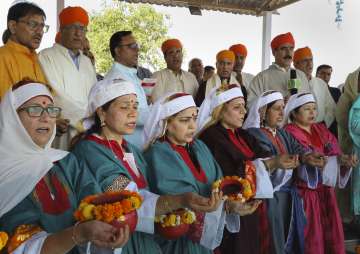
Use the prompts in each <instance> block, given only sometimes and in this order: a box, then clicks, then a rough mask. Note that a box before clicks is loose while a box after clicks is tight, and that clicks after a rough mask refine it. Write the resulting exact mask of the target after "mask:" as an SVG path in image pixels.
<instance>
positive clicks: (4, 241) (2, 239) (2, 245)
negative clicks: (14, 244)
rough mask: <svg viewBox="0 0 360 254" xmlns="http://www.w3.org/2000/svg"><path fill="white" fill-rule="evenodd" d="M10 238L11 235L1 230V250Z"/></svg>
mask: <svg viewBox="0 0 360 254" xmlns="http://www.w3.org/2000/svg"><path fill="white" fill-rule="evenodd" d="M8 240H9V236H8V235H7V234H6V233H5V232H0V250H1V249H3V248H4V247H5V245H6V243H7V241H8Z"/></svg>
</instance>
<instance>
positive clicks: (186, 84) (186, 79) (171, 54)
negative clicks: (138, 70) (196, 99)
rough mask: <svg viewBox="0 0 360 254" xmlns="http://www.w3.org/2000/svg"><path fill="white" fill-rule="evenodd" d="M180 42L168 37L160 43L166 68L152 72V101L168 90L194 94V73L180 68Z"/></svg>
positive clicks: (195, 86)
mask: <svg viewBox="0 0 360 254" xmlns="http://www.w3.org/2000/svg"><path fill="white" fill-rule="evenodd" d="M182 48H183V46H182V43H181V42H180V41H179V40H178V39H169V40H166V41H164V42H163V44H162V45H161V51H162V52H163V54H164V59H165V62H166V66H167V67H166V68H165V69H163V70H160V71H157V72H155V73H154V74H153V78H155V79H156V85H155V87H154V89H153V91H152V94H151V100H152V101H153V102H154V101H156V100H157V99H159V98H160V97H162V96H163V95H165V94H167V93H170V92H179V93H181V92H183V93H188V94H191V95H192V96H195V95H196V92H197V90H198V87H199V84H198V82H197V80H196V77H195V75H194V74H192V73H190V72H187V71H184V70H182V69H181V65H182V61H183V52H182Z"/></svg>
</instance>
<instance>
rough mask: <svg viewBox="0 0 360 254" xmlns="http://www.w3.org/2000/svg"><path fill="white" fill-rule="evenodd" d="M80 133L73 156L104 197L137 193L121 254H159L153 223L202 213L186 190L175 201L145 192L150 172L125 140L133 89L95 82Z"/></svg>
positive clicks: (131, 125)
mask: <svg viewBox="0 0 360 254" xmlns="http://www.w3.org/2000/svg"><path fill="white" fill-rule="evenodd" d="M87 111H88V112H87V118H86V119H85V120H84V127H85V128H86V129H87V131H86V132H85V133H84V134H82V135H81V137H80V140H79V142H78V143H77V144H76V145H75V146H74V148H73V150H72V152H73V153H74V154H75V155H76V157H77V158H78V160H79V161H80V162H83V163H85V164H86V165H87V167H88V168H89V169H90V171H91V172H92V174H93V176H94V177H95V180H96V181H97V182H98V183H99V185H100V186H101V189H102V190H103V191H116V190H122V189H125V188H126V189H132V190H136V189H138V190H139V192H140V195H141V196H142V197H143V199H144V200H143V204H142V206H141V207H140V209H139V210H138V211H137V212H138V218H139V219H138V224H137V226H136V232H134V233H133V234H132V235H131V237H130V240H129V242H128V243H127V244H126V245H125V246H124V247H123V250H122V254H137V253H148V254H158V253H161V250H160V248H159V246H158V244H157V243H156V242H155V241H154V237H153V234H154V219H155V216H156V215H162V214H166V213H169V212H172V211H174V210H177V209H179V208H184V207H188V208H191V209H193V210H199V211H207V210H208V201H209V200H208V198H203V197H200V196H199V195H197V194H195V193H191V191H190V190H189V191H188V192H186V193H182V194H179V195H162V196H159V195H157V194H154V193H152V192H150V191H148V189H149V185H150V184H151V182H150V179H151V178H150V177H151V174H152V172H151V171H150V170H149V167H148V165H147V163H146V161H145V159H144V158H143V156H142V154H141V152H140V151H139V150H138V149H137V148H136V147H135V146H134V145H132V144H131V143H129V142H127V141H126V140H125V139H124V135H129V134H132V133H133V132H134V130H135V128H136V119H137V116H138V102H137V96H136V91H135V88H134V85H133V84H132V83H130V82H128V81H125V80H122V79H104V80H102V81H99V82H97V83H96V84H95V85H94V86H93V87H92V89H91V91H90V94H89V105H88V110H87Z"/></svg>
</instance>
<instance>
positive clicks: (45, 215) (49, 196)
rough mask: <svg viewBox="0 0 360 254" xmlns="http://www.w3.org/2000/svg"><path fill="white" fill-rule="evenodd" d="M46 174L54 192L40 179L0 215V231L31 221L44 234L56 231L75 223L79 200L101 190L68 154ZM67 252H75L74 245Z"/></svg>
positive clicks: (88, 173) (9, 229) (74, 158)
mask: <svg viewBox="0 0 360 254" xmlns="http://www.w3.org/2000/svg"><path fill="white" fill-rule="evenodd" d="M29 170H31V169H29ZM47 175H48V176H49V179H50V182H51V185H52V186H53V189H54V191H53V192H50V191H49V189H48V188H47V187H46V185H45V184H44V181H43V180H40V182H39V183H38V184H37V185H36V187H35V188H34V190H33V191H32V192H31V193H30V194H29V195H28V196H27V197H26V198H25V199H24V200H23V201H21V202H20V203H19V204H18V205H17V206H15V207H14V208H13V209H11V210H10V211H9V212H7V213H6V214H4V215H3V216H2V217H1V218H0V231H6V232H8V233H9V235H10V236H11V234H12V233H13V232H14V230H15V229H16V228H17V227H18V226H20V225H22V224H31V225H37V226H39V227H41V228H42V229H43V230H44V231H46V232H47V233H56V232H59V231H61V230H64V229H66V228H68V227H71V226H72V225H74V224H75V220H74V216H73V213H74V211H75V210H76V209H77V207H78V204H79V203H80V201H81V199H83V198H84V197H86V196H88V195H91V194H95V193H99V192H101V189H100V186H99V185H98V184H97V183H96V182H95V180H94V178H93V176H92V175H91V173H90V172H89V171H88V170H87V169H86V167H85V166H84V164H83V163H81V162H80V163H79V162H78V160H77V159H76V157H75V156H74V155H72V154H71V153H70V154H68V155H67V156H66V157H65V158H63V159H61V160H60V161H58V162H56V163H55V164H54V166H53V167H52V168H51V169H50V170H49V171H48V173H47ZM19 191H21V190H19ZM69 253H71V254H77V253H79V252H78V250H77V249H76V248H74V249H73V250H72V251H70V252H69Z"/></svg>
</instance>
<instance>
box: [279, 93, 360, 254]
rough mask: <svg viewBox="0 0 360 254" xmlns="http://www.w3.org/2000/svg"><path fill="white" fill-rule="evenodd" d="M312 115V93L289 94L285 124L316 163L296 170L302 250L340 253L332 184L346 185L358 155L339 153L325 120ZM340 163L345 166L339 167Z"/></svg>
mask: <svg viewBox="0 0 360 254" xmlns="http://www.w3.org/2000/svg"><path fill="white" fill-rule="evenodd" d="M315 119H316V102H315V98H314V96H313V95H312V94H310V93H300V94H295V95H293V96H291V97H290V99H289V101H288V104H287V105H286V107H285V120H290V121H291V123H290V124H287V125H286V126H285V127H284V128H285V130H287V131H288V132H289V133H291V135H293V136H294V137H295V139H296V140H297V141H298V142H299V143H300V144H301V145H302V146H303V147H304V148H305V149H308V150H310V151H313V152H315V153H317V163H315V167H310V166H309V167H307V169H306V170H305V171H299V172H298V173H299V174H298V180H297V181H296V186H297V188H298V191H299V194H300V196H301V197H302V198H303V200H304V208H305V214H306V218H307V224H306V227H305V253H309V254H318V253H339V254H341V253H345V246H344V232H343V227H342V222H341V218H340V214H339V209H338V205H337V201H336V197H335V192H334V187H335V186H336V185H337V184H338V185H339V187H344V186H345V185H346V183H347V181H348V178H349V176H350V174H351V167H353V166H355V165H356V164H357V158H356V157H355V156H353V155H344V154H342V152H341V150H340V147H339V145H338V142H337V140H336V138H335V137H334V136H333V135H332V133H331V132H330V131H329V130H328V129H327V128H326V126H325V125H324V124H322V123H315ZM340 166H344V167H342V169H340ZM349 168H350V169H349ZM311 179H312V180H311ZM310 180H311V181H310ZM329 211H331V212H329Z"/></svg>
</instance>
